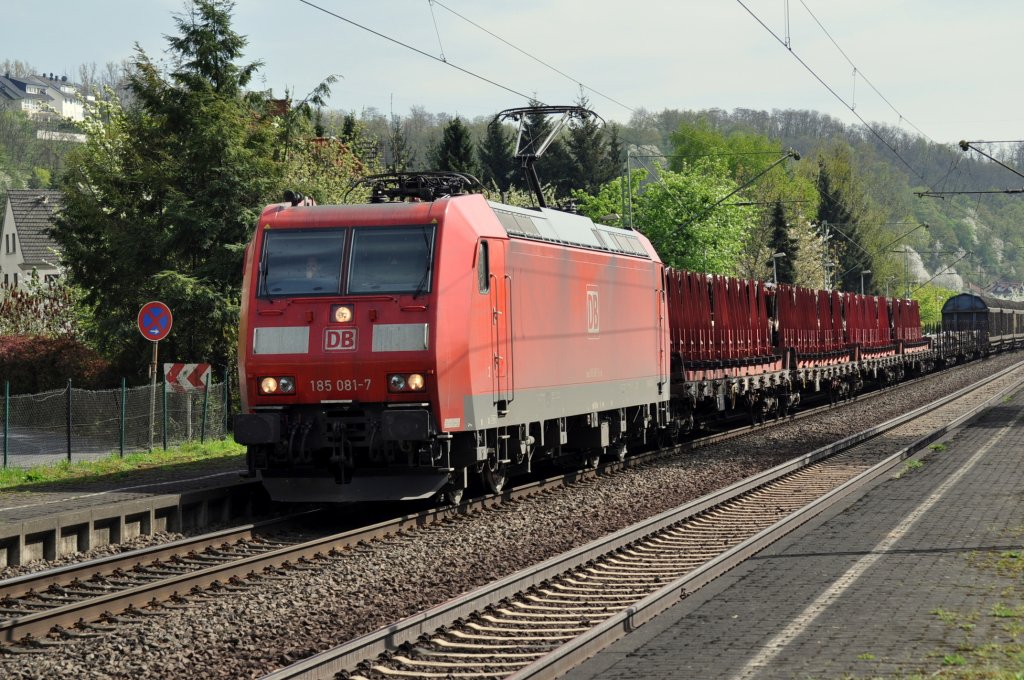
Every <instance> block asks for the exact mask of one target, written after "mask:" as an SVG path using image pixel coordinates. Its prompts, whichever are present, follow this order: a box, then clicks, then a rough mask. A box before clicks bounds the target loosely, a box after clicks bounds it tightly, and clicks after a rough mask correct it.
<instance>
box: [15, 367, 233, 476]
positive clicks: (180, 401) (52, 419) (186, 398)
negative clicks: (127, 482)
mask: <svg viewBox="0 0 1024 680" xmlns="http://www.w3.org/2000/svg"><path fill="white" fill-rule="evenodd" d="M229 396H230V394H229V388H228V387H227V385H226V384H225V383H214V384H211V385H210V386H209V388H208V389H207V390H190V391H187V392H179V391H167V390H165V385H164V383H163V382H160V383H157V384H156V385H155V386H152V385H146V386H145V387H132V388H125V387H123V386H122V387H121V388H118V389H113V390H96V391H94V390H81V389H77V388H73V387H71V385H70V384H69V385H68V387H66V388H65V389H62V390H51V391H49V392H41V393H39V394H19V395H13V396H8V394H7V389H6V385H5V386H4V393H3V395H0V402H2V406H3V409H2V411H0V418H2V425H3V428H2V437H3V465H4V467H8V466H11V467H24V468H28V467H33V466H36V465H45V464H52V463H56V462H60V461H62V460H66V461H80V460H96V459H99V458H106V457H108V456H110V455H117V454H121V455H123V454H125V453H131V452H135V451H148V450H152V449H166V448H167V447H170V446H177V445H179V444H183V443H185V442H189V441H196V442H202V441H205V440H208V439H224V438H225V437H226V436H227V434H228V421H229V417H230V405H229V404H230V401H229Z"/></svg>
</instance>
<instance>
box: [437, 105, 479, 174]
mask: <svg viewBox="0 0 1024 680" xmlns="http://www.w3.org/2000/svg"><path fill="white" fill-rule="evenodd" d="M431 164H432V165H433V166H434V169H435V170H453V171H455V172H465V173H468V174H470V175H476V161H475V160H474V159H473V140H472V139H471V138H470V136H469V128H467V127H466V126H465V124H464V123H463V122H462V119H460V118H459V117H458V116H456V117H455V118H452V119H451V120H450V121H448V125H446V126H445V128H444V133H443V134H442V137H441V141H440V142H438V144H437V146H436V147H435V148H434V150H433V152H432V153H431Z"/></svg>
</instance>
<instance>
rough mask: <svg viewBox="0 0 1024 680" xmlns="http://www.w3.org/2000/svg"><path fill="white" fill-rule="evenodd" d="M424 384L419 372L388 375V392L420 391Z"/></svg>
mask: <svg viewBox="0 0 1024 680" xmlns="http://www.w3.org/2000/svg"><path fill="white" fill-rule="evenodd" d="M425 385H426V381H425V380H424V379H423V375H422V374H421V373H408V374H403V373H392V374H391V375H389V376H388V391H389V392H422V391H423V388H424V386H425Z"/></svg>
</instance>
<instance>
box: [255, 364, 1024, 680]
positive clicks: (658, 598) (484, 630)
mask: <svg viewBox="0 0 1024 680" xmlns="http://www.w3.org/2000/svg"><path fill="white" fill-rule="evenodd" d="M1022 380H1024V368H1022V365H1021V364H1017V365H1015V366H1012V367H1010V368H1008V369H1006V370H1004V371H1001V372H999V373H997V374H995V375H994V376H990V378H989V379H988V380H986V381H983V382H982V383H978V384H976V385H973V386H971V387H969V388H966V389H964V390H961V391H959V392H957V393H955V394H953V395H951V396H950V397H947V398H945V399H942V400H940V401H939V402H935V403H933V404H930V405H928V406H925V407H923V408H920V409H917V410H915V411H913V412H911V413H909V414H907V415H905V416H901V417H899V418H896V419H893V420H891V421H889V422H887V423H884V424H882V425H879V426H877V427H875V428H871V429H870V430H867V431H865V432H863V433H860V434H858V435H855V436H853V437H850V438H847V439H846V440H843V441H841V442H838V443H837V444H835V445H833V446H829V447H826V448H824V449H819V450H818V451H815V452H812V453H810V454H807V455H805V456H802V457H800V458H798V459H796V460H794V461H791V462H789V463H786V464H784V465H780V466H778V467H776V468H773V469H772V470H769V471H766V472H764V473H761V474H759V475H756V476H754V477H751V478H749V479H747V480H744V481H742V482H740V483H738V484H735V485H733V486H731V487H729V488H727V489H723V490H721V491H719V492H716V493H714V494H711V495H709V496H705V497H704V498H701V499H699V500H697V501H695V502H693V503H689V504H687V505H685V506H683V507H681V508H678V509H675V510H670V511H668V512H666V513H663V514H661V515H659V516H657V517H654V518H651V519H649V520H646V521H644V522H642V523H640V524H638V525H635V526H633V527H629V528H627V529H625V530H623V531H621V532H617V533H615V534H613V535H610V536H608V537H605V538H603V539H601V540H599V541H596V542H594V543H591V544H589V545H587V546H583V547H581V548H579V549H577V550H574V551H571V552H569V553H567V554H566V555H563V556H560V557H557V558H554V559H552V560H549V561H548V562H545V563H543V564H540V565H537V566H536V567H533V568H530V569H527V570H525V571H522V572H519V573H517V574H513V575H511V576H509V577H507V578H505V579H502V580H501V581H498V582H496V583H494V584H491V585H489V586H487V587H485V588H482V589H479V590H477V591H474V592H472V593H469V594H467V595H465V596H463V597H460V598H458V599H456V600H453V601H451V602H449V603H446V604H444V605H441V606H438V607H435V608H433V609H431V610H429V611H425V612H422V613H420V614H418V615H416V616H413V617H410V618H407V619H405V620H403V621H400V622H397V623H394V624H392V625H390V626H387V627H386V628H384V629H381V630H379V631H377V632H375V633H372V634H370V635H367V636H364V637H362V638H359V639H357V640H354V641H351V642H348V643H346V644H344V645H341V646H339V647H337V648H335V649H332V650H329V651H327V652H323V653H321V654H319V655H316V656H314V657H310V658H309V659H306V660H304V661H301V662H299V663H296V664H294V665H292V666H290V667H288V668H284V669H281V670H279V671H277V672H274V673H271V674H270V675H268V676H266V678H267V679H268V680H284V679H285V678H289V679H293V678H324V677H330V676H331V675H332V674H335V673H341V674H342V677H348V678H352V679H356V678H359V679H361V680H378V679H381V678H409V677H421V678H449V677H486V678H496V677H512V678H516V679H517V680H519V679H524V678H537V677H554V676H556V675H558V674H561V673H564V672H565V671H567V670H568V669H569V668H571V667H572V666H574V665H576V664H577V663H579V662H581V661H582V660H584V659H586V658H588V657H589V656H591V655H593V654H594V653H596V652H597V651H599V650H600V649H601V648H603V647H605V646H607V645H608V644H610V643H611V642H613V641H614V640H616V639H618V638H619V637H621V635H622V634H624V633H625V632H628V631H629V630H632V629H634V628H636V627H637V626H639V625H641V624H643V623H644V622H646V621H647V620H649V619H651V618H653V617H654V616H656V615H657V614H658V613H660V612H661V611H663V610H664V609H667V608H668V607H670V606H671V605H672V604H674V603H675V602H677V601H678V600H679V599H680V597H685V596H687V595H688V594H691V593H693V592H694V591H696V590H697V589H699V588H700V587H702V586H704V585H705V584H707V583H709V582H711V581H712V580H714V579H715V578H717V577H718V576H720V575H721V574H723V573H725V572H726V571H728V570H729V569H731V568H733V567H735V566H736V565H737V564H739V563H741V562H742V561H743V560H745V559H747V558H749V557H750V556H752V555H754V554H756V553H757V552H759V551H760V550H762V549H763V548H765V547H766V546H768V545H769V544H771V543H772V542H774V541H776V540H778V539H779V538H781V537H782V536H783V535H785V534H786V533H789V532H791V531H793V530H794V529H796V528H797V527H799V526H800V525H801V524H803V523H805V522H807V521H809V520H810V519H812V518H813V517H815V516H817V515H819V514H820V513H822V512H824V511H825V510H827V509H828V508H829V507H831V506H833V505H835V504H836V503H839V502H841V501H843V499H845V498H847V497H848V496H850V495H851V494H854V493H856V492H859V491H860V490H861V489H863V488H864V487H866V486H867V485H869V484H871V483H872V482H873V481H875V480H877V479H878V478H879V477H881V476H882V475H885V474H888V473H889V472H890V471H891V470H892V469H893V468H894V467H895V466H897V465H899V464H900V463H901V462H902V461H903V460H904V459H906V458H907V457H909V456H910V455H913V453H915V452H916V451H919V450H921V449H923V448H924V447H926V446H927V445H928V444H929V443H931V442H932V441H935V440H936V439H938V438H940V437H941V436H942V435H943V434H945V433H947V432H949V431H951V430H952V429H953V428H955V427H956V426H958V425H959V424H961V423H963V422H965V421H966V420H968V419H969V418H971V417H973V416H974V415H975V414H977V413H978V412H980V411H981V410H982V409H983V408H985V407H986V406H987V405H989V404H991V403H992V402H993V401H994V400H997V399H999V398H1001V397H1002V396H1003V395H1005V394H1007V393H1009V392H1011V391H1013V390H1016V389H1018V388H1019V385H1020V383H1021V381H1022Z"/></svg>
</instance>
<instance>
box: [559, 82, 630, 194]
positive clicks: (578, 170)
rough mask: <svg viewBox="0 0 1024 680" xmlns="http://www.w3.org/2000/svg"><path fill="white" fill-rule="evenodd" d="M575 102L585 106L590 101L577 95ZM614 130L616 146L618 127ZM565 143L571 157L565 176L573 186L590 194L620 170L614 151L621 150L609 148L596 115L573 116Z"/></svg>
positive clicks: (608, 141)
mask: <svg viewBox="0 0 1024 680" xmlns="http://www.w3.org/2000/svg"><path fill="white" fill-rule="evenodd" d="M576 105H577V106H582V107H583V108H587V107H588V105H589V102H588V101H587V98H586V97H580V98H579V100H578V101H577V102H576ZM614 134H615V136H614V141H615V144H616V146H617V147H618V146H619V144H618V134H617V131H616V132H615V133H614ZM565 146H566V149H567V150H568V152H569V156H570V157H571V158H572V161H573V163H572V166H571V172H570V174H569V176H568V178H567V180H568V183H569V186H570V187H571V188H572V189H583V190H584V191H586V192H587V193H589V194H593V193H596V192H597V191H598V190H599V189H600V187H601V185H603V184H606V183H608V182H610V181H611V180H612V179H613V178H614V177H615V176H616V175H618V174H619V158H618V156H617V155H613V154H616V153H621V148H618V149H613V148H612V145H611V140H610V139H609V137H608V133H606V132H605V130H604V128H603V126H602V125H600V124H599V122H598V120H597V119H596V118H595V117H593V116H588V117H587V118H584V119H582V120H580V119H575V118H574V119H573V121H572V123H571V124H570V126H569V133H568V135H567V136H566V141H565Z"/></svg>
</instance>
